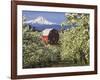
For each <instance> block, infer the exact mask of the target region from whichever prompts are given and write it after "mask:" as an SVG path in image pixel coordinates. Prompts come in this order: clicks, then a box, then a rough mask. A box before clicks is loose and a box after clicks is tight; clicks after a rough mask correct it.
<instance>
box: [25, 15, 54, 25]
mask: <svg viewBox="0 0 100 80" xmlns="http://www.w3.org/2000/svg"><path fill="white" fill-rule="evenodd" d="M24 23H26V24H28V23H32V24H45V25H53V24H56V23H53V22H50V21H48V20H47V19H45V18H44V17H42V16H38V17H37V18H35V19H33V20H29V21H25V22H24Z"/></svg>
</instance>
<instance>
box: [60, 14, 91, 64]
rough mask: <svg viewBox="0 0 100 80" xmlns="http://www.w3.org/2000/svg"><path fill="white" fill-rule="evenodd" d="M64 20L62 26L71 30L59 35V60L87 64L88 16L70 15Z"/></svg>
mask: <svg viewBox="0 0 100 80" xmlns="http://www.w3.org/2000/svg"><path fill="white" fill-rule="evenodd" d="M66 18H67V20H66V21H65V22H64V25H71V26H72V28H70V29H69V30H67V31H64V33H61V34H60V35H61V39H60V43H61V49H62V50H61V59H62V60H64V61H70V62H72V63H79V64H89V15H88V14H75V13H70V14H67V15H66ZM75 25H77V26H76V27H75ZM73 26H74V27H73Z"/></svg>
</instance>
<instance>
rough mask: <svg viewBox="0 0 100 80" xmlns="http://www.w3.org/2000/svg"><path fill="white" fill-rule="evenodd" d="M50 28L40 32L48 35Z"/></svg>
mask: <svg viewBox="0 0 100 80" xmlns="http://www.w3.org/2000/svg"><path fill="white" fill-rule="evenodd" d="M51 30H53V28H49V29H44V30H43V32H42V34H43V35H44V36H48V35H49V32H50V31H51Z"/></svg>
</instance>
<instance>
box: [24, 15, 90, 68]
mask: <svg viewBox="0 0 100 80" xmlns="http://www.w3.org/2000/svg"><path fill="white" fill-rule="evenodd" d="M71 15H72V14H70V16H69V17H71ZM83 17H85V18H84V19H85V20H87V19H88V18H87V15H84V16H83V15H82V18H83ZM84 19H83V20H82V21H83V22H84ZM71 20H76V18H75V19H71ZM71 20H70V19H69V21H70V22H69V23H68V24H70V23H72V21H71ZM76 22H77V23H78V21H77V20H76ZM61 25H62V26H63V25H65V24H61ZM88 25H89V24H88V23H87V22H86V21H85V22H84V23H82V24H81V25H77V26H76V27H71V28H69V29H67V30H63V27H62V30H61V31H59V35H60V38H59V41H58V44H56V45H51V44H49V43H45V42H43V41H42V40H41V35H42V32H39V31H33V30H32V29H29V27H28V25H23V33H22V35H23V68H40V67H64V66H66V67H68V66H85V65H89V28H88Z"/></svg>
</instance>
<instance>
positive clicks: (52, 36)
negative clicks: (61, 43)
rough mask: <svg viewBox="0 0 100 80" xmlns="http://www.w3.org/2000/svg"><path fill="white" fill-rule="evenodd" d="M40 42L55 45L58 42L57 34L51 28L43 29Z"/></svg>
mask: <svg viewBox="0 0 100 80" xmlns="http://www.w3.org/2000/svg"><path fill="white" fill-rule="evenodd" d="M42 40H43V41H44V42H46V43H50V44H56V43H57V42H58V40H59V33H58V31H57V30H55V29H53V28H50V29H45V30H43V32H42Z"/></svg>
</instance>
